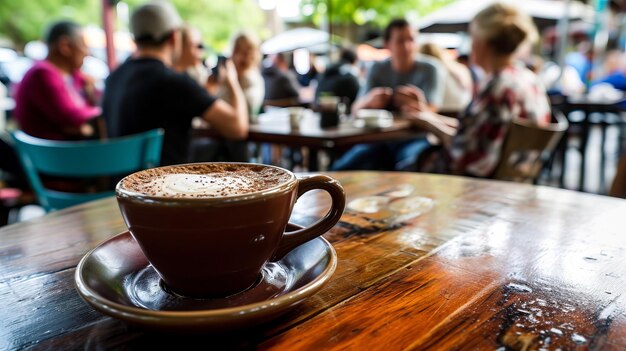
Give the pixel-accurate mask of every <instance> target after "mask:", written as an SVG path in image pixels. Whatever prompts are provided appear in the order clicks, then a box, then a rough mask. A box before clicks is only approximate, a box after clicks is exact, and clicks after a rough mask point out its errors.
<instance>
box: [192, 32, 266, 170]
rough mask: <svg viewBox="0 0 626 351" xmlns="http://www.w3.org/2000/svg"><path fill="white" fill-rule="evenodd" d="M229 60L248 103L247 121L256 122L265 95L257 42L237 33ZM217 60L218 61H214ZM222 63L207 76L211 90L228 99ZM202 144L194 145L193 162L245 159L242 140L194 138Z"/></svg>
mask: <svg viewBox="0 0 626 351" xmlns="http://www.w3.org/2000/svg"><path fill="white" fill-rule="evenodd" d="M230 60H231V61H232V62H233V65H234V66H235V70H236V72H237V80H238V82H239V85H240V86H241V89H242V91H243V95H244V97H245V99H246V103H247V106H248V114H249V116H250V123H256V122H257V117H258V115H259V112H260V111H261V107H262V105H263V98H264V96H265V83H264V81H263V77H262V76H261V73H260V71H259V65H260V61H261V52H260V51H259V44H258V41H257V40H256V39H255V38H254V37H252V35H251V34H248V33H240V34H238V35H236V36H235V38H234V39H233V42H232V52H231V57H230ZM218 63H219V61H218ZM223 68H224V67H223V66H221V65H220V64H218V67H217V70H218V74H214V75H212V76H211V77H210V79H209V87H210V89H211V91H212V92H213V93H215V94H216V96H218V97H219V98H221V99H223V100H224V101H227V102H229V101H231V95H230V90H229V89H228V87H227V86H226V84H225V81H224V79H223V77H224V72H223ZM202 143H204V144H205V146H204V147H202V148H203V150H200V149H198V148H196V150H195V151H194V152H196V153H197V155H196V156H195V160H197V161H231V162H249V161H250V152H249V145H248V143H247V142H245V141H234V140H220V141H217V142H215V141H202V140H200V141H198V143H197V146H199V145H200V144H202Z"/></svg>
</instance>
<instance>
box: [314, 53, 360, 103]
mask: <svg viewBox="0 0 626 351" xmlns="http://www.w3.org/2000/svg"><path fill="white" fill-rule="evenodd" d="M357 63H358V57H357V54H356V52H355V51H354V50H352V49H350V48H343V49H341V53H340V57H339V61H338V62H336V63H335V64H333V65H331V66H330V67H328V68H327V69H326V71H325V72H324V73H323V74H322V76H321V77H320V80H319V82H318V84H317V89H316V91H315V101H318V99H319V97H320V96H321V95H323V94H327V95H330V96H338V97H340V98H341V100H342V101H343V102H344V103H345V104H346V108H347V110H348V111H350V107H351V106H352V103H353V102H354V101H355V100H356V97H357V95H358V93H359V89H360V87H361V84H360V82H359V76H360V69H359V67H358V66H357Z"/></svg>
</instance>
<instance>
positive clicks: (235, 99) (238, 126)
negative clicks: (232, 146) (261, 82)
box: [202, 60, 249, 139]
mask: <svg viewBox="0 0 626 351" xmlns="http://www.w3.org/2000/svg"><path fill="white" fill-rule="evenodd" d="M220 75H221V76H223V77H224V76H225V80H224V87H225V88H226V89H228V91H229V93H230V97H231V100H230V104H229V103H227V102H225V101H224V100H219V99H218V100H217V101H215V102H214V103H213V104H211V106H210V107H209V108H208V109H207V110H206V111H204V113H203V114H202V118H204V120H206V121H207V122H209V123H210V124H211V127H212V128H215V129H216V130H217V131H218V133H220V134H221V135H223V136H224V137H226V138H229V139H245V138H246V137H247V135H248V127H249V126H248V120H249V116H248V106H247V104H246V98H245V96H244V94H243V91H241V86H239V82H238V81H237V71H236V70H235V66H234V65H233V63H232V62H231V61H230V60H229V61H227V62H226V66H225V69H224V70H223V72H220Z"/></svg>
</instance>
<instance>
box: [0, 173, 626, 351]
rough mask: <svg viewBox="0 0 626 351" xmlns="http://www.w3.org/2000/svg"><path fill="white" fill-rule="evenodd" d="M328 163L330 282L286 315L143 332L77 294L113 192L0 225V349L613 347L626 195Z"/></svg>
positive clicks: (618, 337)
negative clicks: (210, 328) (230, 326)
mask: <svg viewBox="0 0 626 351" xmlns="http://www.w3.org/2000/svg"><path fill="white" fill-rule="evenodd" d="M329 174H331V175H332V176H334V177H336V178H337V179H338V180H339V181H340V182H341V183H342V184H343V186H344V187H345V189H346V192H347V196H348V202H349V203H350V204H351V205H350V208H348V209H347V210H346V212H345V214H344V216H343V217H342V220H341V222H340V223H339V224H338V225H337V226H336V227H335V228H333V230H331V231H330V232H329V233H327V234H326V235H325V237H326V238H327V239H328V240H329V241H330V242H331V243H332V244H333V246H334V247H335V249H336V251H337V255H338V259H339V262H338V267H337V270H336V272H335V274H334V275H333V277H332V279H331V281H330V282H329V284H328V285H327V286H326V287H324V288H323V289H322V290H321V291H320V292H319V293H318V294H317V295H315V296H313V297H312V298H309V299H308V300H306V301H305V302H303V303H302V304H301V305H299V306H298V307H296V308H295V309H294V310H293V311H291V312H289V313H288V314H287V315H284V316H283V317H280V318H279V319H277V320H275V321H273V322H270V323H267V324H264V325H259V326H257V327H255V328H252V329H250V330H244V331H236V332H233V333H230V334H229V333H227V334H220V335H213V334H202V335H184V336H181V335H168V334H167V333H159V334H155V333H150V332H145V331H142V330H141V329H138V328H136V327H130V326H127V325H125V324H124V323H122V322H120V321H117V320H115V319H112V318H110V317H107V316H104V315H102V314H100V313H98V312H96V311H95V310H93V309H92V308H91V307H89V306H88V305H87V304H86V303H85V302H83V301H82V300H81V298H80V297H79V296H78V294H77V292H76V290H75V287H74V278H73V277H74V271H75V267H76V264H77V263H78V261H79V259H80V258H81V257H82V256H83V255H84V254H85V253H86V252H87V251H88V250H90V249H91V248H93V247H95V246H96V245H97V244H99V243H101V242H102V241H104V240H106V239H108V238H110V237H111V236H113V235H115V234H117V233H119V232H121V231H123V230H125V226H124V224H123V222H122V218H121V216H120V214H119V210H118V209H117V206H116V203H115V200H114V199H112V198H110V199H105V200H101V201H97V202H93V203H89V204H85V205H81V206H78V207H74V208H70V209H67V210H64V211H59V212H56V213H53V214H50V215H47V216H45V217H43V218H40V219H36V220H33V221H30V222H26V223H20V224H17V225H13V226H8V227H4V228H1V229H0V314H1V315H2V318H1V319H0V349H21V348H33V349H116V348H117V349H145V348H148V347H155V348H159V349H162V348H164V347H172V348H173V347H176V348H181V347H183V348H186V347H191V346H194V345H198V346H200V347H203V348H207V349H211V348H216V349H261V350H339V349H342V350H375V349H388V350H451V349H455V350H476V349H487V350H497V349H500V350H505V349H506V350H538V349H548V350H556V349H562V350H573V349H576V350H587V349H591V350H600V349H602V350H624V349H626V235H625V234H624V228H626V216H624V213H626V201H624V200H621V199H613V198H608V197H603V196H597V195H591V194H583V193H577V192H573V191H568V190H560V189H553V188H547V187H537V186H532V185H521V184H513V183H505V182H496V181H485V180H475V179H468V178H460V177H450V176H437V175H424V174H415V173H379V172H338V173H329ZM428 199H430V200H432V201H429V200H428ZM366 200H367V201H366ZM328 203H329V200H328V199H327V198H326V196H325V194H324V193H322V192H318V193H312V194H307V195H305V196H304V197H303V198H301V200H300V202H299V203H298V204H297V205H296V210H295V211H294V214H293V216H292V221H293V222H296V223H300V224H308V223H310V222H312V221H313V220H314V219H315V218H316V217H317V216H318V215H320V214H321V213H323V212H324V210H325V208H326V206H328ZM364 204H365V205H364ZM377 206H378V207H377Z"/></svg>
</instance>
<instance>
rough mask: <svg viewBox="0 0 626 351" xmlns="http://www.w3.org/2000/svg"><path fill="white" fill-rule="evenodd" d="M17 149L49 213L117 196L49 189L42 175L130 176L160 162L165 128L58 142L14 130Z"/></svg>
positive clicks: (110, 193) (36, 192) (28, 175)
mask: <svg viewBox="0 0 626 351" xmlns="http://www.w3.org/2000/svg"><path fill="white" fill-rule="evenodd" d="M11 135H12V137H13V140H14V142H15V150H16V151H17V154H18V156H19V158H20V161H21V162H22V166H23V167H24V171H25V173H26V176H27V177H28V181H29V182H30V185H31V187H32V188H33V191H34V192H35V195H36V196H37V199H38V201H39V203H40V204H41V206H43V208H44V209H45V210H46V211H47V212H49V211H54V210H60V209H63V208H66V207H69V206H73V205H77V204H80V203H83V202H87V201H91V200H96V199H100V198H103V197H107V196H110V195H113V194H114V192H113V191H105V192H98V193H69V192H62V191H57V190H51V189H46V188H45V187H44V184H43V183H42V181H41V178H40V174H45V175H49V176H57V177H65V178H77V179H80V178H87V177H103V176H121V175H127V174H130V173H132V172H135V171H137V170H141V169H146V168H151V167H155V166H158V165H159V162H160V159H161V147H162V144H163V130H162V129H154V130H150V131H147V132H144V133H140V134H135V135H129V136H125V137H121V138H115V139H108V140H89V141H54V140H45V139H39V138H35V137H32V136H30V135H28V134H26V133H24V132H22V131H15V132H13V133H11Z"/></svg>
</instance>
